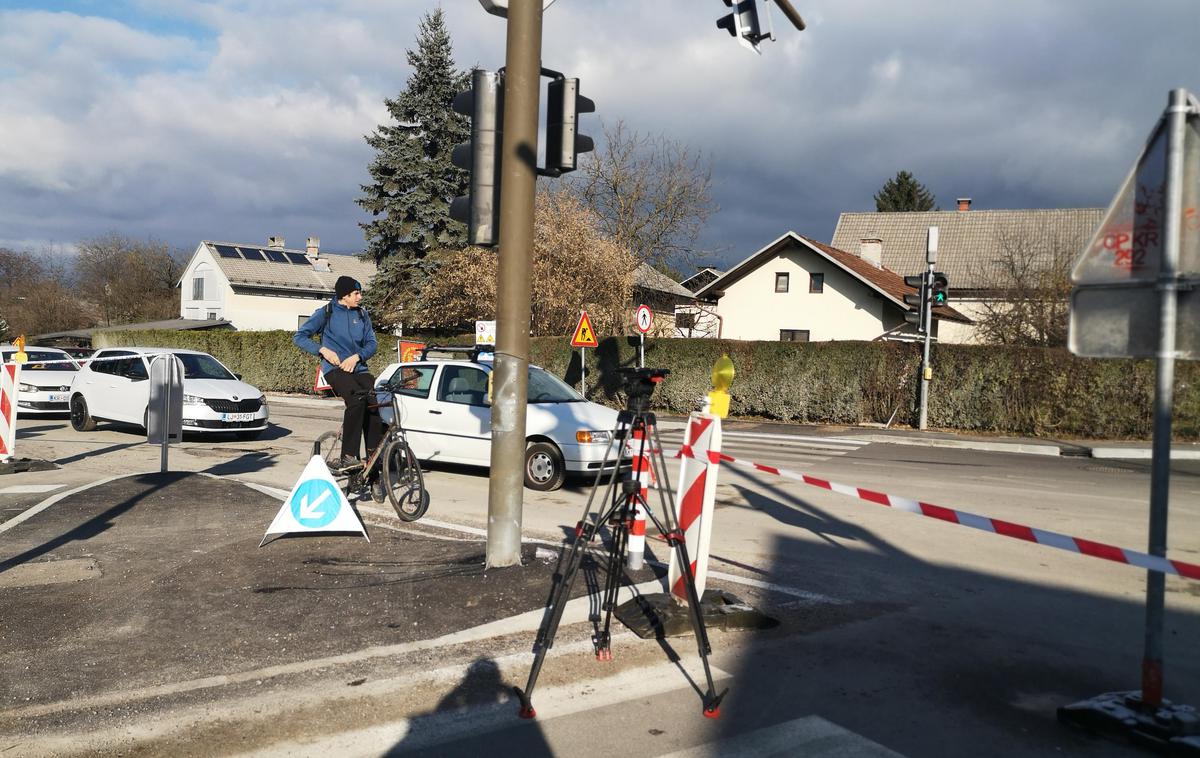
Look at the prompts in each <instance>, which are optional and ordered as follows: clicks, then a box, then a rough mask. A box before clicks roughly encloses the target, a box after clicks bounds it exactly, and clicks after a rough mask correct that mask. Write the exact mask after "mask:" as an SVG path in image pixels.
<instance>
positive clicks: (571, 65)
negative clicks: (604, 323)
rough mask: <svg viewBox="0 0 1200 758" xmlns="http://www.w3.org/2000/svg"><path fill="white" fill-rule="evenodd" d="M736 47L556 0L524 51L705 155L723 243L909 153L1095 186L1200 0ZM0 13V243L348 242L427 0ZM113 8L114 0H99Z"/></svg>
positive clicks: (1029, 4)
mask: <svg viewBox="0 0 1200 758" xmlns="http://www.w3.org/2000/svg"><path fill="white" fill-rule="evenodd" d="M794 4H795V5H796V6H797V8H798V9H799V10H800V12H801V13H802V14H803V15H804V16H805V19H806V21H807V22H808V29H807V30H806V31H804V32H797V31H795V30H794V29H792V28H791V27H790V26H788V25H787V24H786V22H784V20H783V19H782V18H780V17H779V15H778V14H776V15H775V18H774V20H775V29H776V33H777V37H778V39H777V40H776V41H775V42H765V43H764V44H763V54H762V55H761V56H758V55H754V54H753V53H750V52H748V51H746V50H745V49H743V48H741V47H740V46H738V45H736V44H735V42H734V40H733V39H732V38H730V37H729V36H728V35H727V34H726V33H725V32H724V31H722V30H719V29H717V27H716V26H715V21H716V19H717V18H718V17H720V16H721V15H723V14H724V13H725V12H727V9H726V7H725V5H724V4H723V3H721V2H719V1H718V0H654V2H639V1H638V0H558V2H556V3H555V4H554V6H552V7H551V9H550V10H549V11H548V12H547V13H546V16H545V22H544V45H543V65H545V66H547V67H549V68H552V69H557V70H561V71H564V72H566V73H568V74H569V75H573V76H579V77H580V78H581V80H582V89H583V92H584V94H586V95H587V96H589V97H591V98H592V99H594V100H595V101H596V103H597V111H598V112H597V113H596V114H595V116H585V119H584V126H583V127H582V131H584V132H585V133H590V134H593V135H598V134H599V133H600V127H599V119H601V118H602V119H604V120H606V121H616V120H618V119H620V120H624V121H625V122H626V124H628V125H629V126H630V127H631V128H633V129H637V130H639V131H641V132H643V133H650V134H660V133H661V134H666V135H668V136H670V137H671V138H673V139H677V140H680V141H682V142H685V143H687V144H688V145H689V146H691V147H693V148H695V149H696V150H699V151H703V152H704V153H705V154H706V155H708V156H709V157H710V158H711V160H712V163H713V180H714V187H715V194H716V200H717V202H718V203H719V205H720V206H721V211H720V212H719V213H718V214H716V215H715V216H714V217H713V218H712V219H711V220H710V223H709V225H708V227H707V229H706V230H705V233H704V238H703V243H704V244H705V246H706V247H707V248H709V249H711V250H714V251H717V253H716V256H715V259H716V261H717V262H726V263H727V262H729V261H736V260H739V259H741V258H743V257H745V255H747V254H749V253H750V252H752V251H753V250H755V249H757V248H758V247H759V246H761V244H763V243H764V242H766V241H769V240H770V239H774V238H775V237H777V236H778V235H779V234H781V233H782V232H784V231H786V230H788V229H793V230H795V231H797V232H799V233H801V234H805V235H808V236H812V237H815V238H817V239H828V238H829V236H830V235H831V234H832V230H833V226H834V223H835V222H836V219H837V214H838V213H839V212H841V211H848V210H869V209H871V208H872V207H873V202H872V195H873V194H874V193H875V192H876V191H877V190H878V188H879V186H880V185H881V184H882V183H883V181H884V180H886V179H887V178H889V177H891V176H892V175H894V174H895V173H896V172H897V171H899V170H901V169H905V170H910V171H912V172H914V174H915V175H916V176H917V178H918V179H919V180H920V181H922V182H924V183H925V184H926V185H928V186H929V187H930V188H931V189H932V190H933V191H934V192H935V194H936V195H937V196H938V199H939V202H940V203H941V205H942V206H943V207H949V206H951V205H952V204H953V200H954V198H955V197H956V196H959V195H969V196H971V197H973V198H974V199H975V207H977V208H1017V207H1071V206H1080V205H1088V206H1094V205H1103V204H1105V203H1106V202H1107V201H1108V199H1109V196H1110V195H1111V194H1112V192H1113V191H1115V189H1116V184H1117V183H1118V182H1119V181H1120V179H1121V177H1122V176H1123V175H1124V173H1125V171H1126V170H1128V168H1129V165H1130V163H1131V162H1132V160H1133V158H1134V156H1135V155H1136V152H1137V150H1138V148H1139V147H1140V145H1141V142H1142V140H1143V139H1144V138H1145V136H1146V133H1147V132H1148V131H1149V129H1150V127H1151V126H1152V124H1153V122H1154V120H1155V118H1157V116H1158V114H1159V113H1160V112H1161V110H1162V108H1163V106H1164V104H1165V102H1166V94H1167V90H1168V89H1170V88H1171V87H1176V86H1192V87H1200V63H1198V61H1197V58H1196V57H1195V56H1194V54H1193V53H1192V47H1193V45H1194V40H1193V39H1192V37H1193V36H1194V35H1192V34H1191V31H1190V30H1191V27H1192V26H1194V24H1190V23H1188V20H1189V19H1192V20H1194V18H1195V8H1194V0H1157V1H1156V2H1154V3H1149V4H1144V6H1141V7H1139V8H1138V9H1137V11H1136V12H1134V11H1132V10H1130V9H1129V7H1128V5H1127V4H1126V3H1123V2H1118V1H1117V0H1094V1H1092V2H1087V3H1081V2H1075V3H1045V2H1041V1H1035V0H1005V1H1003V2H1002V1H1001V0H979V2H975V3H970V4H962V3H959V4H952V3H947V2H944V0H936V1H935V0H910V1H909V2H906V3H894V2H890V1H888V0H841V1H839V2H833V1H832V0H804V1H803V2H800V1H799V0H796V1H795V2H794ZM76 7H87V8H91V9H93V10H92V11H91V13H92V15H87V14H85V13H83V12H76V13H65V12H47V11H42V10H8V11H2V12H0V134H3V135H4V139H3V140H2V141H0V229H2V230H3V231H0V236H2V237H4V238H5V239H2V240H0V244H6V245H10V246H15V247H27V246H35V245H36V244H37V243H38V241H43V242H49V241H54V242H56V243H58V244H68V245H69V244H71V243H73V242H75V241H77V240H80V239H84V238H87V237H90V236H95V235H98V234H102V233H105V232H108V231H118V232H120V233H125V234H130V235H132V236H139V237H141V236H154V237H157V238H159V239H164V240H166V241H168V242H169V243H171V244H172V245H175V246H178V247H183V248H190V247H193V246H194V245H195V243H196V241H197V240H199V239H201V238H214V237H220V238H225V239H231V240H248V241H258V240H262V239H265V238H266V236H268V235H270V234H284V235H285V236H287V237H288V238H289V240H297V239H299V240H302V239H303V238H304V237H306V236H308V235H317V236H320V237H321V238H322V241H323V243H324V245H325V246H326V247H328V248H331V249H335V250H343V251H349V250H358V249H361V248H362V245H363V241H362V237H361V232H360V231H359V229H358V226H357V224H358V222H359V221H362V220H364V217H363V214H362V213H361V211H360V209H358V207H357V206H356V205H355V203H354V200H355V198H356V197H358V196H359V193H360V190H359V185H360V184H361V183H362V182H364V181H366V178H367V176H366V166H367V164H368V163H369V161H370V159H371V151H370V149H369V148H368V147H367V146H366V144H365V143H364V141H363V136H364V135H366V134H368V133H370V132H371V131H373V130H374V129H375V127H376V126H377V125H378V124H380V123H382V122H384V121H385V120H386V118H387V113H386V110H385V109H384V106H383V100H384V98H385V97H392V96H395V95H396V94H397V93H398V92H399V91H400V89H401V88H402V87H403V86H404V83H405V81H406V79H407V77H408V75H409V73H410V72H409V67H408V64H407V61H406V55H405V51H406V49H407V48H409V47H412V46H413V45H414V41H415V37H416V34H417V23H418V21H419V19H420V18H421V16H422V15H423V14H424V13H425V12H427V11H428V10H430V9H432V8H433V7H435V5H434V3H432V2H426V1H425V0H406V1H402V2H388V3H383V2H370V1H368V0H315V1H314V2H307V3H304V4H296V3H294V2H285V0H219V1H217V2H194V1H192V0H140V1H139V2H136V3H134V4H129V3H113V4H112V8H111V9H110V8H108V7H107V5H102V4H99V3H95V4H77V6H76ZM118 11H119V12H118ZM445 12H446V16H447V22H448V26H449V28H450V31H451V34H452V36H453V40H454V45H455V55H456V59H457V61H458V63H459V65H460V66H463V67H468V66H471V65H474V64H479V65H482V66H484V67H485V68H491V69H495V68H498V67H499V66H500V65H502V64H503V55H504V36H505V24H504V22H503V21H502V20H501V19H499V18H496V17H493V16H488V15H487V14H485V13H484V12H483V11H482V9H481V8H480V7H479V5H478V4H477V3H473V2H470V0H466V1H465V2H454V3H445Z"/></svg>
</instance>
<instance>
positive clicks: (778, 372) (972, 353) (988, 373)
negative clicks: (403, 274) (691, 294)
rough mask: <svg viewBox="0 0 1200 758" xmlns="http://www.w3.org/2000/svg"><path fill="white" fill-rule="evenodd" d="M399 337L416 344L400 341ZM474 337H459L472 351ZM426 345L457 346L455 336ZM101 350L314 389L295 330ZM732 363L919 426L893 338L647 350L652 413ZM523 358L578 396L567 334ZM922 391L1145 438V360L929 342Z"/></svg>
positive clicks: (938, 409)
mask: <svg viewBox="0 0 1200 758" xmlns="http://www.w3.org/2000/svg"><path fill="white" fill-rule="evenodd" d="M377 337H378V339H379V345H380V349H379V353H378V354H377V355H376V356H375V358H373V359H372V361H371V367H372V368H373V369H374V370H375V371H376V372H377V373H378V372H379V371H380V370H382V369H383V367H384V366H386V365H387V364H389V363H391V362H392V361H394V360H395V359H396V356H395V346H396V341H397V338H396V337H394V336H392V335H386V334H379V335H377ZM404 339H405V340H414V341H427V342H432V341H435V340H433V339H429V340H423V339H422V338H421V337H405V338H404ZM469 339H470V337H469V336H468V337H466V338H465V340H466V341H469ZM436 341H438V342H440V343H442V344H445V343H448V342H456V343H458V344H464V338H458V339H455V340H446V339H445V338H438V339H437V340H436ZM95 344H96V346H97V347H111V346H131V345H142V346H148V347H149V346H167V347H180V348H190V349H194V350H203V351H204V352H206V353H211V354H212V355H214V356H216V357H217V358H218V359H219V360H220V361H221V362H222V363H224V364H225V365H226V366H228V367H229V368H230V369H231V370H232V371H234V372H236V373H239V374H241V375H242V376H243V378H245V380H246V381H248V382H250V383H251V384H253V385H255V386H257V387H259V388H260V389H262V390H264V391H268V392H311V391H312V384H313V374H314V373H315V371H316V364H317V359H316V358H315V357H313V356H310V355H308V354H307V353H304V352H302V351H300V350H299V349H297V348H296V346H295V345H294V344H292V333H291V332H285V331H272V332H235V331H217V330H209V331H188V332H176V331H115V332H100V333H98V334H97V335H96V338H95ZM637 345H638V341H637V338H635V337H609V338H606V339H604V340H602V341H601V342H600V345H599V346H598V347H597V348H595V349H590V350H588V351H587V382H586V383H587V396H588V398H589V399H591V400H595V401H596V402H600V403H604V404H606V405H611V406H615V407H620V406H623V405H624V403H625V396H624V393H623V391H622V388H621V384H622V380H621V376H620V372H619V370H620V369H621V368H623V367H631V366H636V365H637ZM724 353H728V354H729V357H730V358H731V359H732V360H733V364H734V366H735V368H736V369H737V377H736V378H735V379H734V382H733V388H732V395H733V398H732V403H731V406H730V410H731V413H732V414H733V415H735V416H752V417H759V418H768V419H778V420H781V421H792V422H800V423H810V424H860V423H864V422H865V423H886V422H887V421H888V420H889V419H891V418H892V416H893V414H894V416H895V418H894V420H893V421H894V423H896V424H899V425H913V424H915V422H916V418H917V413H916V396H917V390H918V386H917V372H918V369H919V365H920V358H921V353H920V345H917V344H911V343H899V342H810V343H790V342H735V341H727V340H710V339H652V340H647V341H646V365H647V366H653V367H661V368H668V369H670V370H671V374H670V376H669V377H668V378H667V380H666V381H664V382H663V383H662V385H661V386H660V387H659V388H658V390H657V391H656V392H655V394H654V400H653V407H654V409H655V410H658V411H663V412H668V413H678V414H686V413H689V412H691V411H693V410H696V409H697V408H699V407H700V404H701V403H702V401H703V398H704V395H705V394H706V393H707V392H708V391H709V389H710V376H711V372H712V366H713V363H715V362H716V360H717V359H718V358H720V357H721V355H722V354H724ZM530 360H531V361H532V362H533V363H535V364H537V365H539V366H542V367H543V368H545V369H546V370H547V371H550V372H551V373H553V374H555V375H557V376H560V377H563V378H564V379H565V380H566V381H567V382H568V383H570V384H573V385H575V386H576V387H578V386H579V380H580V373H581V367H580V362H579V351H578V350H576V349H574V348H571V347H570V345H569V344H568V339H567V338H566V337H538V338H534V339H533V340H532V342H531V348H530ZM933 363H934V373H933V380H932V381H931V383H930V393H929V424H930V426H931V427H939V428H945V429H959V430H964V431H978V432H995V433H1004V434H1021V435H1030V436H1039V437H1041V436H1058V437H1092V438H1102V439H1128V438H1133V439H1149V437H1150V436H1151V434H1152V431H1153V426H1154V417H1153V398H1154V373H1155V372H1154V362H1153V361H1132V360H1091V359H1084V358H1076V357H1075V356H1073V355H1071V354H1070V353H1068V352H1067V351H1065V350H1062V349H1043V348H1016V347H998V346H975V345H939V346H937V347H936V348H935V349H934V357H933ZM1174 432H1175V438H1176V439H1180V440H1195V439H1200V368H1197V366H1196V364H1195V363H1192V362H1182V361H1181V362H1179V363H1177V364H1176V395H1175V422H1174Z"/></svg>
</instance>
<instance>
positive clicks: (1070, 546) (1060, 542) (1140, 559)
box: [675, 445, 1200, 580]
mask: <svg viewBox="0 0 1200 758" xmlns="http://www.w3.org/2000/svg"><path fill="white" fill-rule="evenodd" d="M681 455H684V456H687V457H689V458H693V459H697V458H698V459H701V460H703V459H708V460H709V461H711V462H713V463H732V464H733V465H735V466H741V467H743V468H748V469H753V470H755V471H761V472H763V473H767V474H774V475H776V476H782V477H784V478H787V479H794V480H796V481H799V482H803V483H805V484H809V485H812V486H813V487H820V488H821V489H826V490H830V491H832V492H837V493H840V494H842V495H849V496H850V497H853V498H858V499H859V500H866V501H867V502H869V503H875V504H876V505H886V506H888V507H889V508H898V509H899V510H902V511H909V512H910V513H919V514H920V515H922V516H928V517H929V518H935V519H938V520H939V521H949V522H950V523H952V524H958V525H960V526H969V527H971V528H972V529H979V530H981V531H985V532H992V533H993V534H999V535H1001V536H1004V537H1012V538H1014V539H1018V540H1024V541H1025V542H1035V543H1037V544H1039V545H1045V546H1047V547H1053V548H1058V549H1059V550H1067V551H1070V552H1072V553H1081V554H1083V555H1090V556H1091V557H1093V558H1103V559H1104V560H1106V561H1113V562H1115V563H1124V564H1127V565H1130V566H1137V567H1139V568H1144V569H1146V570H1148V571H1157V572H1159V573H1163V574H1171V575H1173V576H1182V577H1186V578H1188V579H1198V580H1200V565H1196V564H1194V563H1184V562H1183V561H1176V560H1171V559H1169V558H1163V557H1159V556H1156V555H1150V554H1149V553H1142V552H1139V551H1136V550H1127V549H1126V548H1123V547H1117V546H1115V545H1107V544H1105V543H1103V542H1093V541H1091V540H1085V539H1083V538H1081V537H1070V536H1067V535H1065V534H1059V533H1058V532H1049V531H1046V530H1044V529H1035V528H1033V527H1031V526H1024V525H1022V524H1014V523H1012V522H1010V521H1001V520H1000V519H994V518H988V517H987V516H979V515H976V514H974V513H967V512H966V511H956V510H953V509H951V508H944V507H942V506H940V505H933V504H932V503H923V502H920V501H919V500H910V499H908V498H904V497H896V496H895V495H888V494H886V493H883V492H876V491H874V490H868V489H863V488H862V487H853V486H851V485H849V484H839V483H838V482H831V481H829V480H827V479H818V478H817V477H815V476H809V475H808V474H801V473H799V472H795V471H787V470H786V469H781V468H776V467H774V466H765V465H763V464H761V463H752V462H750V461H740V460H738V459H737V458H734V457H733V456H731V455H726V454H725V453H713V452H710V451H707V450H699V451H696V450H693V449H692V447H691V446H690V445H683V446H681V447H680V449H679V451H678V452H676V453H675V457H678V456H681Z"/></svg>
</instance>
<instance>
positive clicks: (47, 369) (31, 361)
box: [0, 345, 79, 416]
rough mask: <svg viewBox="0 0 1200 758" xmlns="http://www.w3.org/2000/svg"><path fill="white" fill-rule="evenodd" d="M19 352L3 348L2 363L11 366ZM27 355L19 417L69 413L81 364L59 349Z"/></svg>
mask: <svg viewBox="0 0 1200 758" xmlns="http://www.w3.org/2000/svg"><path fill="white" fill-rule="evenodd" d="M16 352H17V348H16V347H14V346H12V345H0V359H2V360H3V362H4V363H11V362H12V359H13V355H14V354H15V353H16ZM25 355H27V356H28V360H27V361H25V363H24V364H23V365H22V366H21V380H20V386H19V387H17V414H18V415H21V416H34V415H41V414H46V413H66V412H67V400H68V399H69V397H70V392H71V380H72V379H74V378H75V374H76V373H77V372H78V371H79V364H78V363H76V362H75V360H74V359H73V358H72V357H71V356H70V355H67V353H66V352H64V351H62V350H59V349H58V348H56V347H26V348H25Z"/></svg>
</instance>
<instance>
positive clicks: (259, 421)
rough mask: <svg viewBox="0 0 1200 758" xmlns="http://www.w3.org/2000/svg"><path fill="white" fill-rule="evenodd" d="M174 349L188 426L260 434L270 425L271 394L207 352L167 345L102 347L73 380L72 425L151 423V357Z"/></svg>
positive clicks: (246, 436) (86, 428)
mask: <svg viewBox="0 0 1200 758" xmlns="http://www.w3.org/2000/svg"><path fill="white" fill-rule="evenodd" d="M160 353H172V354H173V355H175V356H176V357H177V358H179V360H180V362H182V363H183V431H185V432H233V433H235V434H236V435H237V437H238V439H243V440H248V439H254V438H255V437H257V436H258V435H259V434H260V433H261V432H262V431H263V430H265V429H266V428H267V419H268V417H269V416H270V408H269V407H268V406H267V398H266V396H264V395H263V393H262V392H260V391H259V390H258V388H257V387H255V386H254V385H252V384H247V383H246V382H243V381H242V380H241V377H239V376H236V375H235V374H234V373H233V372H232V371H230V370H229V369H227V368H225V366H224V365H222V364H221V362H220V361H218V360H217V359H216V358H214V357H212V356H211V355H209V354H208V353H201V352H197V351H195V350H177V349H175V348H164V347H128V348H106V349H103V350H98V351H96V353H95V354H94V355H93V356H92V357H91V358H90V359H89V360H88V363H87V365H86V366H84V367H83V368H81V369H80V370H79V372H78V373H77V374H76V375H75V381H74V382H73V383H72V384H71V401H70V402H71V426H73V427H74V428H75V430H76V431H80V432H87V431H91V430H92V429H95V428H96V421H97V420H106V421H123V422H125V423H128V424H137V425H138V426H142V427H145V426H146V409H147V407H148V406H149V402H150V381H149V379H150V366H149V359H150V358H151V357H153V356H155V355H158V354H160Z"/></svg>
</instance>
